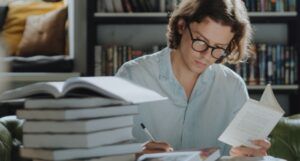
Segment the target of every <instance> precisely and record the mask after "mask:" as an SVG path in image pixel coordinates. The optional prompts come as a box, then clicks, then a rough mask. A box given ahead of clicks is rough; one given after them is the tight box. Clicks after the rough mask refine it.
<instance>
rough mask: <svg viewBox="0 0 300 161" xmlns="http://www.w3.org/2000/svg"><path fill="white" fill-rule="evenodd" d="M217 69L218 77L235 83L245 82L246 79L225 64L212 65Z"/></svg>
mask: <svg viewBox="0 0 300 161" xmlns="http://www.w3.org/2000/svg"><path fill="white" fill-rule="evenodd" d="M212 68H213V70H214V71H215V74H216V77H217V78H218V79H220V80H225V81H226V82H231V83H233V85H235V84H241V85H243V84H244V80H243V79H242V78H241V76H240V75H238V74H237V73H236V72H235V71H233V70H232V69H230V68H229V67H227V66H225V65H223V64H214V65H213V66H212Z"/></svg>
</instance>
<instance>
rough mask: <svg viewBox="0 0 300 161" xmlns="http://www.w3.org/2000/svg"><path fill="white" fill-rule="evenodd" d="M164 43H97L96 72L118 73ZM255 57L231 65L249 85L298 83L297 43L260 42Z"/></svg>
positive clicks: (100, 73) (99, 73) (105, 73)
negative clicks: (143, 46) (141, 46)
mask: <svg viewBox="0 0 300 161" xmlns="http://www.w3.org/2000/svg"><path fill="white" fill-rule="evenodd" d="M161 47H162V46H153V49H152V51H148V52H143V51H141V50H133V49H132V47H130V46H117V45H113V46H108V47H103V46H101V45H97V46H96V47H95V75H114V74H115V73H116V72H117V70H118V69H119V67H120V66H121V65H122V64H123V63H125V62H126V61H129V60H131V59H135V58H137V57H139V56H142V55H144V54H147V53H153V52H156V51H158V50H160V49H161ZM253 53H255V54H253V55H252V57H250V58H249V59H248V60H247V61H245V62H242V63H240V64H237V65H234V66H232V65H228V66H230V67H231V68H232V69H233V70H235V71H236V72H237V73H238V74H239V75H240V76H241V77H242V78H243V79H244V80H245V82H246V83H247V84H248V85H265V84H268V83H272V84H277V85H292V84H297V82H298V74H297V73H298V55H297V51H296V50H295V48H294V47H293V46H287V45H281V44H277V45H271V44H266V43H258V44H256V45H255V48H254V50H253Z"/></svg>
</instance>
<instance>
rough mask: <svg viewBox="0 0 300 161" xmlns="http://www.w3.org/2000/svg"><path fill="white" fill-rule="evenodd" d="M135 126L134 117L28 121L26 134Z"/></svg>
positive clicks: (82, 131) (24, 129)
mask: <svg viewBox="0 0 300 161" xmlns="http://www.w3.org/2000/svg"><path fill="white" fill-rule="evenodd" d="M132 125H133V115H127V116H116V117H106V118H97V119H88V120H86V119H85V120H72V121H59V122H58V121H57V120H55V121H40V120H37V121H35V120H33V121H31V120H26V121H25V122H24V124H23V127H22V129H23V132H24V133H55V134H58V133H91V132H96V131H103V130H110V129H116V128H122V127H127V126H132Z"/></svg>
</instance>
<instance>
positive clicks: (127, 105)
mask: <svg viewBox="0 0 300 161" xmlns="http://www.w3.org/2000/svg"><path fill="white" fill-rule="evenodd" d="M49 95H51V96H53V98H49V97H48V96H49ZM33 96H35V97H33ZM26 97H30V98H29V99H26V100H25V103H24V109H22V110H18V111H17V116H18V117H19V118H21V119H25V122H24V125H23V133H24V134H23V147H22V148H21V149H20V154H21V156H22V157H25V158H31V159H37V160H61V161H62V160H80V159H86V158H100V159H98V160H109V159H110V160H115V159H116V158H118V159H119V160H131V159H133V158H134V155H133V154H134V153H136V152H139V151H141V147H142V146H141V143H134V141H133V140H134V138H133V136H132V125H133V116H134V115H136V114H137V113H138V110H137V109H138V105H137V104H140V103H143V102H149V101H158V100H165V99H166V98H165V97H162V96H160V95H159V94H157V93H155V92H153V91H151V90H148V89H145V88H143V87H140V86H137V85H134V84H132V83H130V82H128V81H126V80H123V79H121V78H117V77H77V78H71V79H68V80H67V81H65V82H46V83H36V84H32V85H28V86H25V87H21V88H17V89H14V90H11V91H7V92H5V93H3V94H2V95H1V96H0V100H11V99H17V98H26ZM116 155H117V156H116ZM101 157H102V158H101ZM104 157H105V158H104Z"/></svg>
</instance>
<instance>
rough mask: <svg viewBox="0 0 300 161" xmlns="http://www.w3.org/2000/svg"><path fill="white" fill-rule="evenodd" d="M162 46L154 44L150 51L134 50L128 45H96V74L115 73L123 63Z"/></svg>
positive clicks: (157, 49)
mask: <svg viewBox="0 0 300 161" xmlns="http://www.w3.org/2000/svg"><path fill="white" fill-rule="evenodd" d="M161 48H162V46H158V45H154V46H153V47H152V49H150V50H148V51H142V50H134V49H133V48H132V47H131V46H127V45H110V46H101V45H97V46H95V75H96V76H100V75H107V76H108V75H114V74H115V73H116V72H117V71H118V69H119V68H120V67H121V65H122V64H123V63H125V62H127V61H129V60H132V59H135V58H137V57H140V56H143V55H145V54H148V53H154V52H157V51H159V50H160V49H161Z"/></svg>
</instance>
